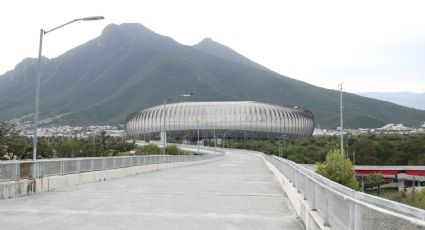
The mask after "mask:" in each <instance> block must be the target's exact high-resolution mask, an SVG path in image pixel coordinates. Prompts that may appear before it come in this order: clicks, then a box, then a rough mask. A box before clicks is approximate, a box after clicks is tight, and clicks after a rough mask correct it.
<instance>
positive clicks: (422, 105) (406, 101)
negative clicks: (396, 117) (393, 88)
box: [356, 92, 425, 110]
mask: <svg viewBox="0 0 425 230" xmlns="http://www.w3.org/2000/svg"><path fill="white" fill-rule="evenodd" d="M356 94H358V95H360V96H364V97H370V98H375V99H378V100H382V101H389V102H392V103H395V104H399V105H403V106H407V107H410V108H416V109H421V110H425V93H410V92H395V93H385V92H382V93H381V92H363V93H356Z"/></svg>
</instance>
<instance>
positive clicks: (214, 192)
mask: <svg viewBox="0 0 425 230" xmlns="http://www.w3.org/2000/svg"><path fill="white" fill-rule="evenodd" d="M228 156H229V157H227V158H225V159H223V160H219V161H215V162H213V163H209V164H203V165H196V166H188V167H182V168H176V169H168V170H162V171H153V172H148V173H144V174H139V175H136V176H129V177H124V178H117V179H113V180H109V181H105V182H103V183H92V184H85V185H79V186H75V187H67V188H60V189H56V190H54V191H51V192H46V193H37V194H35V195H32V196H26V197H20V198H15V199H10V200H0V229H2V230H3V229H4V230H9V229H10V230H13V229H31V230H34V229H46V230H49V229H55V230H56V229H61V230H62V229H63V230H67V229H72V230H75V229H102V230H105V229H161V230H162V229H196V230H198V229H304V226H303V224H302V222H301V220H300V219H299V218H297V217H296V214H295V210H294V209H293V207H292V206H291V204H290V202H289V200H288V199H287V197H286V195H285V193H284V192H283V191H282V189H281V188H280V186H279V183H278V182H277V181H276V180H275V178H274V176H273V175H272V173H271V172H270V171H269V170H268V168H267V167H266V165H265V164H264V162H263V160H262V159H261V158H259V157H256V156H253V155H245V154H237V153H231V154H229V155H228Z"/></svg>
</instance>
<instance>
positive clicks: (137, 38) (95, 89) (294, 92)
mask: <svg viewBox="0 0 425 230" xmlns="http://www.w3.org/2000/svg"><path fill="white" fill-rule="evenodd" d="M36 61H37V60H36V59H30V58H27V59H24V60H23V61H22V62H21V63H19V64H18V65H17V66H16V67H15V69H14V70H11V71H9V72H7V73H5V74H4V75H3V76H0V111H1V112H0V120H4V119H12V118H15V117H18V116H23V115H26V114H30V113H32V111H33V101H34V91H35V90H34V85H35V83H34V79H35V73H36ZM42 66H43V68H42V75H41V94H40V117H41V118H47V117H53V116H55V115H61V116H59V117H60V120H57V121H56V122H57V123H62V124H79V125H89V124H108V123H109V124H122V123H124V121H125V118H126V116H127V115H128V114H129V113H131V112H134V111H138V110H141V109H143V108H146V107H149V106H153V105H157V104H161V103H163V100H164V98H167V97H172V96H175V95H179V94H182V93H183V92H188V91H191V92H193V93H194V94H195V96H194V97H192V98H190V100H194V101H212V100H257V101H264V102H270V103H275V104H285V105H288V106H299V107H304V108H307V109H309V110H311V111H313V113H314V115H315V118H316V122H317V123H320V126H321V127H329V128H334V127H336V126H338V123H339V122H338V121H339V100H338V92H337V91H335V90H328V89H324V88H320V87H316V86H313V85H310V84H308V83H305V82H302V81H298V80H295V79H291V78H288V77H285V76H282V75H279V74H277V73H275V72H273V71H271V70H268V69H266V68H265V67H263V66H261V65H259V64H257V63H255V62H253V61H251V60H249V59H247V58H245V57H243V56H242V55H240V54H238V53H237V52H235V51H233V50H232V49H230V48H229V47H226V46H224V45H221V44H219V43H217V42H214V41H212V40H211V39H204V40H203V41H202V42H200V43H199V44H197V45H194V46H186V45H182V44H179V43H178V42H176V41H174V40H173V39H172V38H170V37H166V36H162V35H159V34H156V33H155V32H153V31H151V30H149V29H148V28H146V27H144V26H143V25H141V24H134V23H133V24H132V23H127V24H121V25H115V24H111V25H109V26H107V27H106V28H105V29H104V31H103V32H102V34H101V35H100V36H99V37H97V38H95V39H93V40H91V41H89V42H87V43H85V44H83V45H81V46H78V47H76V48H74V49H71V50H69V51H68V52H66V53H64V54H63V55H61V56H59V57H57V58H54V59H47V58H43V60H42ZM344 107H345V124H346V127H351V128H357V127H380V126H383V125H384V124H386V123H403V124H405V125H409V126H419V125H420V124H421V123H422V122H423V121H424V120H425V111H420V110H416V109H412V108H406V107H403V106H399V105H396V104H393V103H389V102H383V101H379V100H375V99H370V98H366V97H361V96H358V95H354V94H349V93H344Z"/></svg>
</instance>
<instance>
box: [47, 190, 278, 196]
mask: <svg viewBox="0 0 425 230" xmlns="http://www.w3.org/2000/svg"><path fill="white" fill-rule="evenodd" d="M50 192H52V193H76V194H78V193H84V194H121V192H72V191H50ZM126 194H127V195H128V194H131V195H174V196H236V197H237V196H240V197H250V196H251V197H286V196H285V195H283V194H229V193H167V192H126Z"/></svg>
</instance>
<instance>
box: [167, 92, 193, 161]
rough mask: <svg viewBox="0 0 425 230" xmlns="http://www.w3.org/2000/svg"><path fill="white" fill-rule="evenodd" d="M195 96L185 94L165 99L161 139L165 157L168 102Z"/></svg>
mask: <svg viewBox="0 0 425 230" xmlns="http://www.w3.org/2000/svg"><path fill="white" fill-rule="evenodd" d="M191 96H193V93H184V94H182V95H178V96H175V97H169V98H166V99H164V122H163V124H164V125H163V127H162V130H163V131H162V133H161V135H160V136H161V138H162V141H161V142H162V144H163V148H162V154H163V155H165V146H167V130H166V128H165V117H166V116H167V102H168V101H171V100H173V99H176V98H179V97H191Z"/></svg>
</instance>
